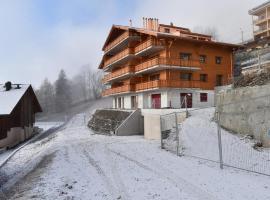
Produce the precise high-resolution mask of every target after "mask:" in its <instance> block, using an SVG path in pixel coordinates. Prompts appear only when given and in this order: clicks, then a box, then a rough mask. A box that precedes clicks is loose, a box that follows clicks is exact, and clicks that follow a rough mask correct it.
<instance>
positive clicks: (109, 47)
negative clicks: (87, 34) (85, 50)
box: [104, 32, 139, 53]
mask: <svg viewBox="0 0 270 200" xmlns="http://www.w3.org/2000/svg"><path fill="white" fill-rule="evenodd" d="M131 36H139V35H138V34H137V33H131V32H124V33H123V34H121V35H120V36H118V37H117V38H116V39H115V40H113V41H112V42H110V43H109V44H108V45H107V46H106V47H105V49H104V51H105V53H106V52H107V51H109V50H111V49H112V48H113V47H115V46H116V45H117V44H119V43H121V42H122V41H123V40H125V39H127V38H129V37H131Z"/></svg>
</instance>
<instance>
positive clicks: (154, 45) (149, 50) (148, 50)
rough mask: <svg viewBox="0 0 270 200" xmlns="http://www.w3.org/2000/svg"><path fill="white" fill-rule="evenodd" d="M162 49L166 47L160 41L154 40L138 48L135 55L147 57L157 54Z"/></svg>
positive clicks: (149, 40)
mask: <svg viewBox="0 0 270 200" xmlns="http://www.w3.org/2000/svg"><path fill="white" fill-rule="evenodd" d="M162 49H164V46H163V45H162V44H161V43H160V41H158V40H156V39H153V38H152V39H148V40H146V41H145V42H143V43H141V44H139V45H138V46H136V47H135V55H136V56H147V55H150V54H153V53H156V52H158V51H160V50H162Z"/></svg>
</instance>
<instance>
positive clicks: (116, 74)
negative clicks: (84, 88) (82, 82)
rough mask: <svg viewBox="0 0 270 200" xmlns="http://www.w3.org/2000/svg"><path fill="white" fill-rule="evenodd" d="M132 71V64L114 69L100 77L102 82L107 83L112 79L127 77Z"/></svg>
mask: <svg viewBox="0 0 270 200" xmlns="http://www.w3.org/2000/svg"><path fill="white" fill-rule="evenodd" d="M133 73H134V66H126V67H123V68H121V69H119V70H116V71H114V72H112V73H110V74H107V75H105V76H104V78H103V79H102V82H103V83H108V82H110V81H112V80H120V79H124V78H127V77H129V76H130V75H132V74H133Z"/></svg>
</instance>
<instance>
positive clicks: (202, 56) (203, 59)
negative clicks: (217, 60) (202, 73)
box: [200, 55, 206, 63]
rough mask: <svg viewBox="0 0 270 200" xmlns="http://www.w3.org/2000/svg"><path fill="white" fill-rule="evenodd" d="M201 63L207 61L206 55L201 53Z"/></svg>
mask: <svg viewBox="0 0 270 200" xmlns="http://www.w3.org/2000/svg"><path fill="white" fill-rule="evenodd" d="M200 63H206V55H200Z"/></svg>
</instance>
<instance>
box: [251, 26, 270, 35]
mask: <svg viewBox="0 0 270 200" xmlns="http://www.w3.org/2000/svg"><path fill="white" fill-rule="evenodd" d="M265 31H267V27H263V28H260V29H259V30H256V31H254V34H260V33H263V32H265Z"/></svg>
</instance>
